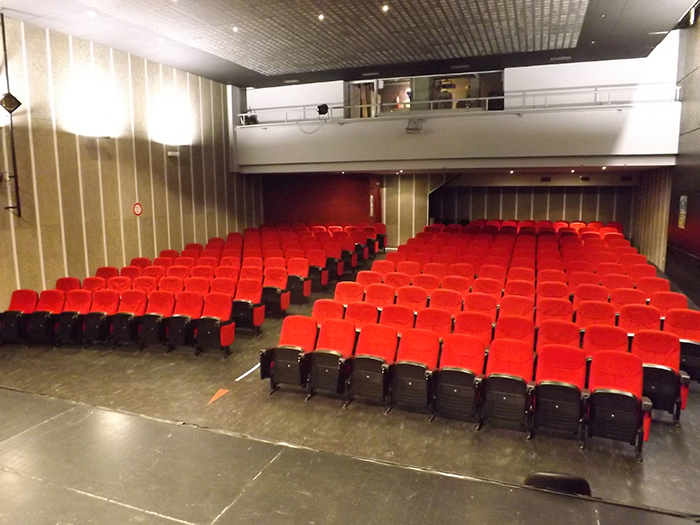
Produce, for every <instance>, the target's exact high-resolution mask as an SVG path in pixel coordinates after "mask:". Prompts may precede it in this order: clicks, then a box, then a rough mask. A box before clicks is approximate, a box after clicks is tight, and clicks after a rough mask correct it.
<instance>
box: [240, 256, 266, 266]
mask: <svg viewBox="0 0 700 525" xmlns="http://www.w3.org/2000/svg"><path fill="white" fill-rule="evenodd" d="M245 266H252V267H254V268H262V267H263V258H262V257H243V260H242V261H241V268H243V267H245Z"/></svg>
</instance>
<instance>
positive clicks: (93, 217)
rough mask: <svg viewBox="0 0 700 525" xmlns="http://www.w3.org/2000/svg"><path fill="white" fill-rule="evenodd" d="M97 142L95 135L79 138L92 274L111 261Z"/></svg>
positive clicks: (86, 228)
mask: <svg viewBox="0 0 700 525" xmlns="http://www.w3.org/2000/svg"><path fill="white" fill-rule="evenodd" d="M97 142H98V141H97V139H95V138H93V137H79V138H78V143H79V147H80V162H81V165H82V180H83V200H84V203H85V230H86V235H87V248H88V261H89V264H90V272H91V273H92V274H94V272H95V268H97V267H99V266H105V265H108V263H109V261H108V260H106V257H105V231H104V229H103V223H102V213H103V209H102V204H101V202H100V196H101V192H100V181H99V176H100V174H99V163H98V156H97V148H98V145H97Z"/></svg>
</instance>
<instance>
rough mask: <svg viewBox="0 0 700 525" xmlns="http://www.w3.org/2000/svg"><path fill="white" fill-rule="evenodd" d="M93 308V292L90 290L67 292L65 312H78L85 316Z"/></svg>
mask: <svg viewBox="0 0 700 525" xmlns="http://www.w3.org/2000/svg"><path fill="white" fill-rule="evenodd" d="M91 306H92V292H91V291H90V290H69V291H68V292H66V302H65V303H64V305H63V311H64V312H77V313H79V314H82V315H84V314H86V313H88V312H89V311H90V307H91Z"/></svg>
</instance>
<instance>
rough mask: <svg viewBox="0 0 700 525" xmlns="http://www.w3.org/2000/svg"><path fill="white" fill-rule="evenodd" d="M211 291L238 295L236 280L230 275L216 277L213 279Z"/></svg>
mask: <svg viewBox="0 0 700 525" xmlns="http://www.w3.org/2000/svg"><path fill="white" fill-rule="evenodd" d="M211 291H212V292H217V293H225V294H228V295H229V296H230V297H231V298H233V297H234V296H235V295H236V280H235V279H229V278H228V277H215V278H214V279H212V280H211Z"/></svg>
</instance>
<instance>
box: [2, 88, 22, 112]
mask: <svg viewBox="0 0 700 525" xmlns="http://www.w3.org/2000/svg"><path fill="white" fill-rule="evenodd" d="M21 105H22V103H21V102H20V101H19V100H17V99H16V98H15V97H14V95H13V94H12V93H5V94H4V95H3V96H2V98H0V106H2V107H3V108H5V111H7V112H8V113H9V114H12V113H13V112H14V111H15V110H16V109H17V108H18V107H20V106H21Z"/></svg>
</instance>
